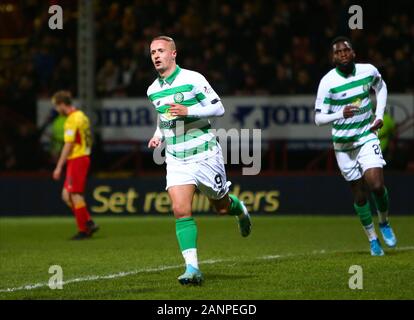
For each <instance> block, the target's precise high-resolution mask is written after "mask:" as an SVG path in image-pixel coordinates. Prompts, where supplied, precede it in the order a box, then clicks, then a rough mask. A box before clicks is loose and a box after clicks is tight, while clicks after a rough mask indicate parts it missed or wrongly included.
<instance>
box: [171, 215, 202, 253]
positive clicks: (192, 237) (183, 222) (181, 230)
mask: <svg viewBox="0 0 414 320" xmlns="http://www.w3.org/2000/svg"><path fill="white" fill-rule="evenodd" d="M175 232H176V235H177V240H178V244H179V246H180V249H181V251H184V250H187V249H194V248H197V225H196V223H195V221H194V219H193V217H189V218H182V219H176V220H175Z"/></svg>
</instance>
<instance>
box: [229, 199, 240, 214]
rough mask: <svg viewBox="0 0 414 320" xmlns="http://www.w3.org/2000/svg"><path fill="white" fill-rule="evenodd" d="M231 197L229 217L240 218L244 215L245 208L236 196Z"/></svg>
mask: <svg viewBox="0 0 414 320" xmlns="http://www.w3.org/2000/svg"><path fill="white" fill-rule="evenodd" d="M229 197H230V199H231V204H230V210H229V215H231V216H239V215H241V214H244V211H243V207H242V204H241V203H240V200H239V199H238V198H237V197H236V196H235V195H234V194H230V195H229Z"/></svg>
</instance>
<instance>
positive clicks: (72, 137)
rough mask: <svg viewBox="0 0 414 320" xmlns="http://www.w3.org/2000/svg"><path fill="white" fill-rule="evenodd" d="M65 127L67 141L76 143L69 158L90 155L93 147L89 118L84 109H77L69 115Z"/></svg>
mask: <svg viewBox="0 0 414 320" xmlns="http://www.w3.org/2000/svg"><path fill="white" fill-rule="evenodd" d="M64 129H65V134H64V141H65V143H66V142H73V143H74V147H73V149H72V152H71V153H70V155H69V157H68V159H75V158H79V157H83V156H89V155H90V154H91V147H92V137H91V130H90V124H89V118H88V117H87V116H86V115H85V114H84V113H83V112H82V111H80V110H75V111H73V112H71V113H70V114H69V115H68V117H67V119H66V121H65V126H64Z"/></svg>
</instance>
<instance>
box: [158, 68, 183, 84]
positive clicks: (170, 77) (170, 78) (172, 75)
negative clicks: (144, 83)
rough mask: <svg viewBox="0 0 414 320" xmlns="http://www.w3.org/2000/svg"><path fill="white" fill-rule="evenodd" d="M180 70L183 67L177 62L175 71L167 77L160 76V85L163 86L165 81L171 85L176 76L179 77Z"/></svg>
mask: <svg viewBox="0 0 414 320" xmlns="http://www.w3.org/2000/svg"><path fill="white" fill-rule="evenodd" d="M180 71H181V68H180V66H179V65H178V64H177V67H176V68H175V70H174V72H173V73H171V74H170V75H169V76H168V77H167V78H161V77H158V81H159V82H160V86H161V87H162V86H163V84H164V83H165V82H166V83H168V84H169V85H171V84H172V83H173V82H174V80H175V78H177V76H178V74H179V73H180Z"/></svg>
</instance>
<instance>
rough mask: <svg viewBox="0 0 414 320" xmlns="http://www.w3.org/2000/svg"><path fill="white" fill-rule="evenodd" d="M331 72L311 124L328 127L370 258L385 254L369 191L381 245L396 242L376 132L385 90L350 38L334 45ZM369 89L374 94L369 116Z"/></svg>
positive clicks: (325, 80) (378, 76) (337, 40)
mask: <svg viewBox="0 0 414 320" xmlns="http://www.w3.org/2000/svg"><path fill="white" fill-rule="evenodd" d="M332 54H333V63H334V64H335V68H334V69H332V70H331V71H329V72H328V73H327V74H326V75H325V76H324V77H323V78H322V80H321V82H320V84H319V88H318V94H317V98H316V103H315V112H316V113H315V123H316V124H317V125H318V126H320V125H324V124H328V123H332V140H333V145H334V149H335V155H336V160H337V162H338V166H339V168H340V170H341V173H342V175H343V176H344V178H345V180H346V181H348V182H349V183H350V186H351V190H352V194H353V198H354V208H355V211H356V212H357V214H358V216H359V218H360V220H361V223H362V225H363V227H364V230H365V232H366V234H367V236H368V240H369V242H370V247H371V255H373V256H382V255H384V251H383V249H382V247H381V244H380V242H379V240H378V237H377V234H376V232H375V227H374V224H373V222H372V216H371V208H370V203H369V194H370V193H372V195H373V199H374V202H375V206H376V209H377V213H378V218H379V229H380V231H381V234H382V237H383V239H384V242H385V244H386V245H387V246H389V247H395V245H396V244H397V239H396V237H395V234H394V232H393V230H392V228H391V226H390V223H389V220H388V207H389V199H388V191H387V188H386V187H385V185H384V176H383V169H382V168H383V166H384V165H385V161H384V159H383V157H382V154H381V148H380V142H379V140H378V137H377V130H378V129H379V128H381V127H382V125H383V116H384V110H385V106H386V102H387V87H386V85H385V82H384V80H383V79H382V77H381V74H380V73H379V72H378V70H377V69H376V68H375V67H374V66H373V65H371V64H362V63H355V62H354V59H355V52H354V50H353V48H352V44H351V42H350V40H349V39H348V38H345V37H338V38H336V39H334V41H333V42H332ZM370 89H373V90H374V91H375V94H376V98H377V99H376V100H377V106H376V110H375V114H373V112H372V102H371V99H370V96H369V92H370Z"/></svg>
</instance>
